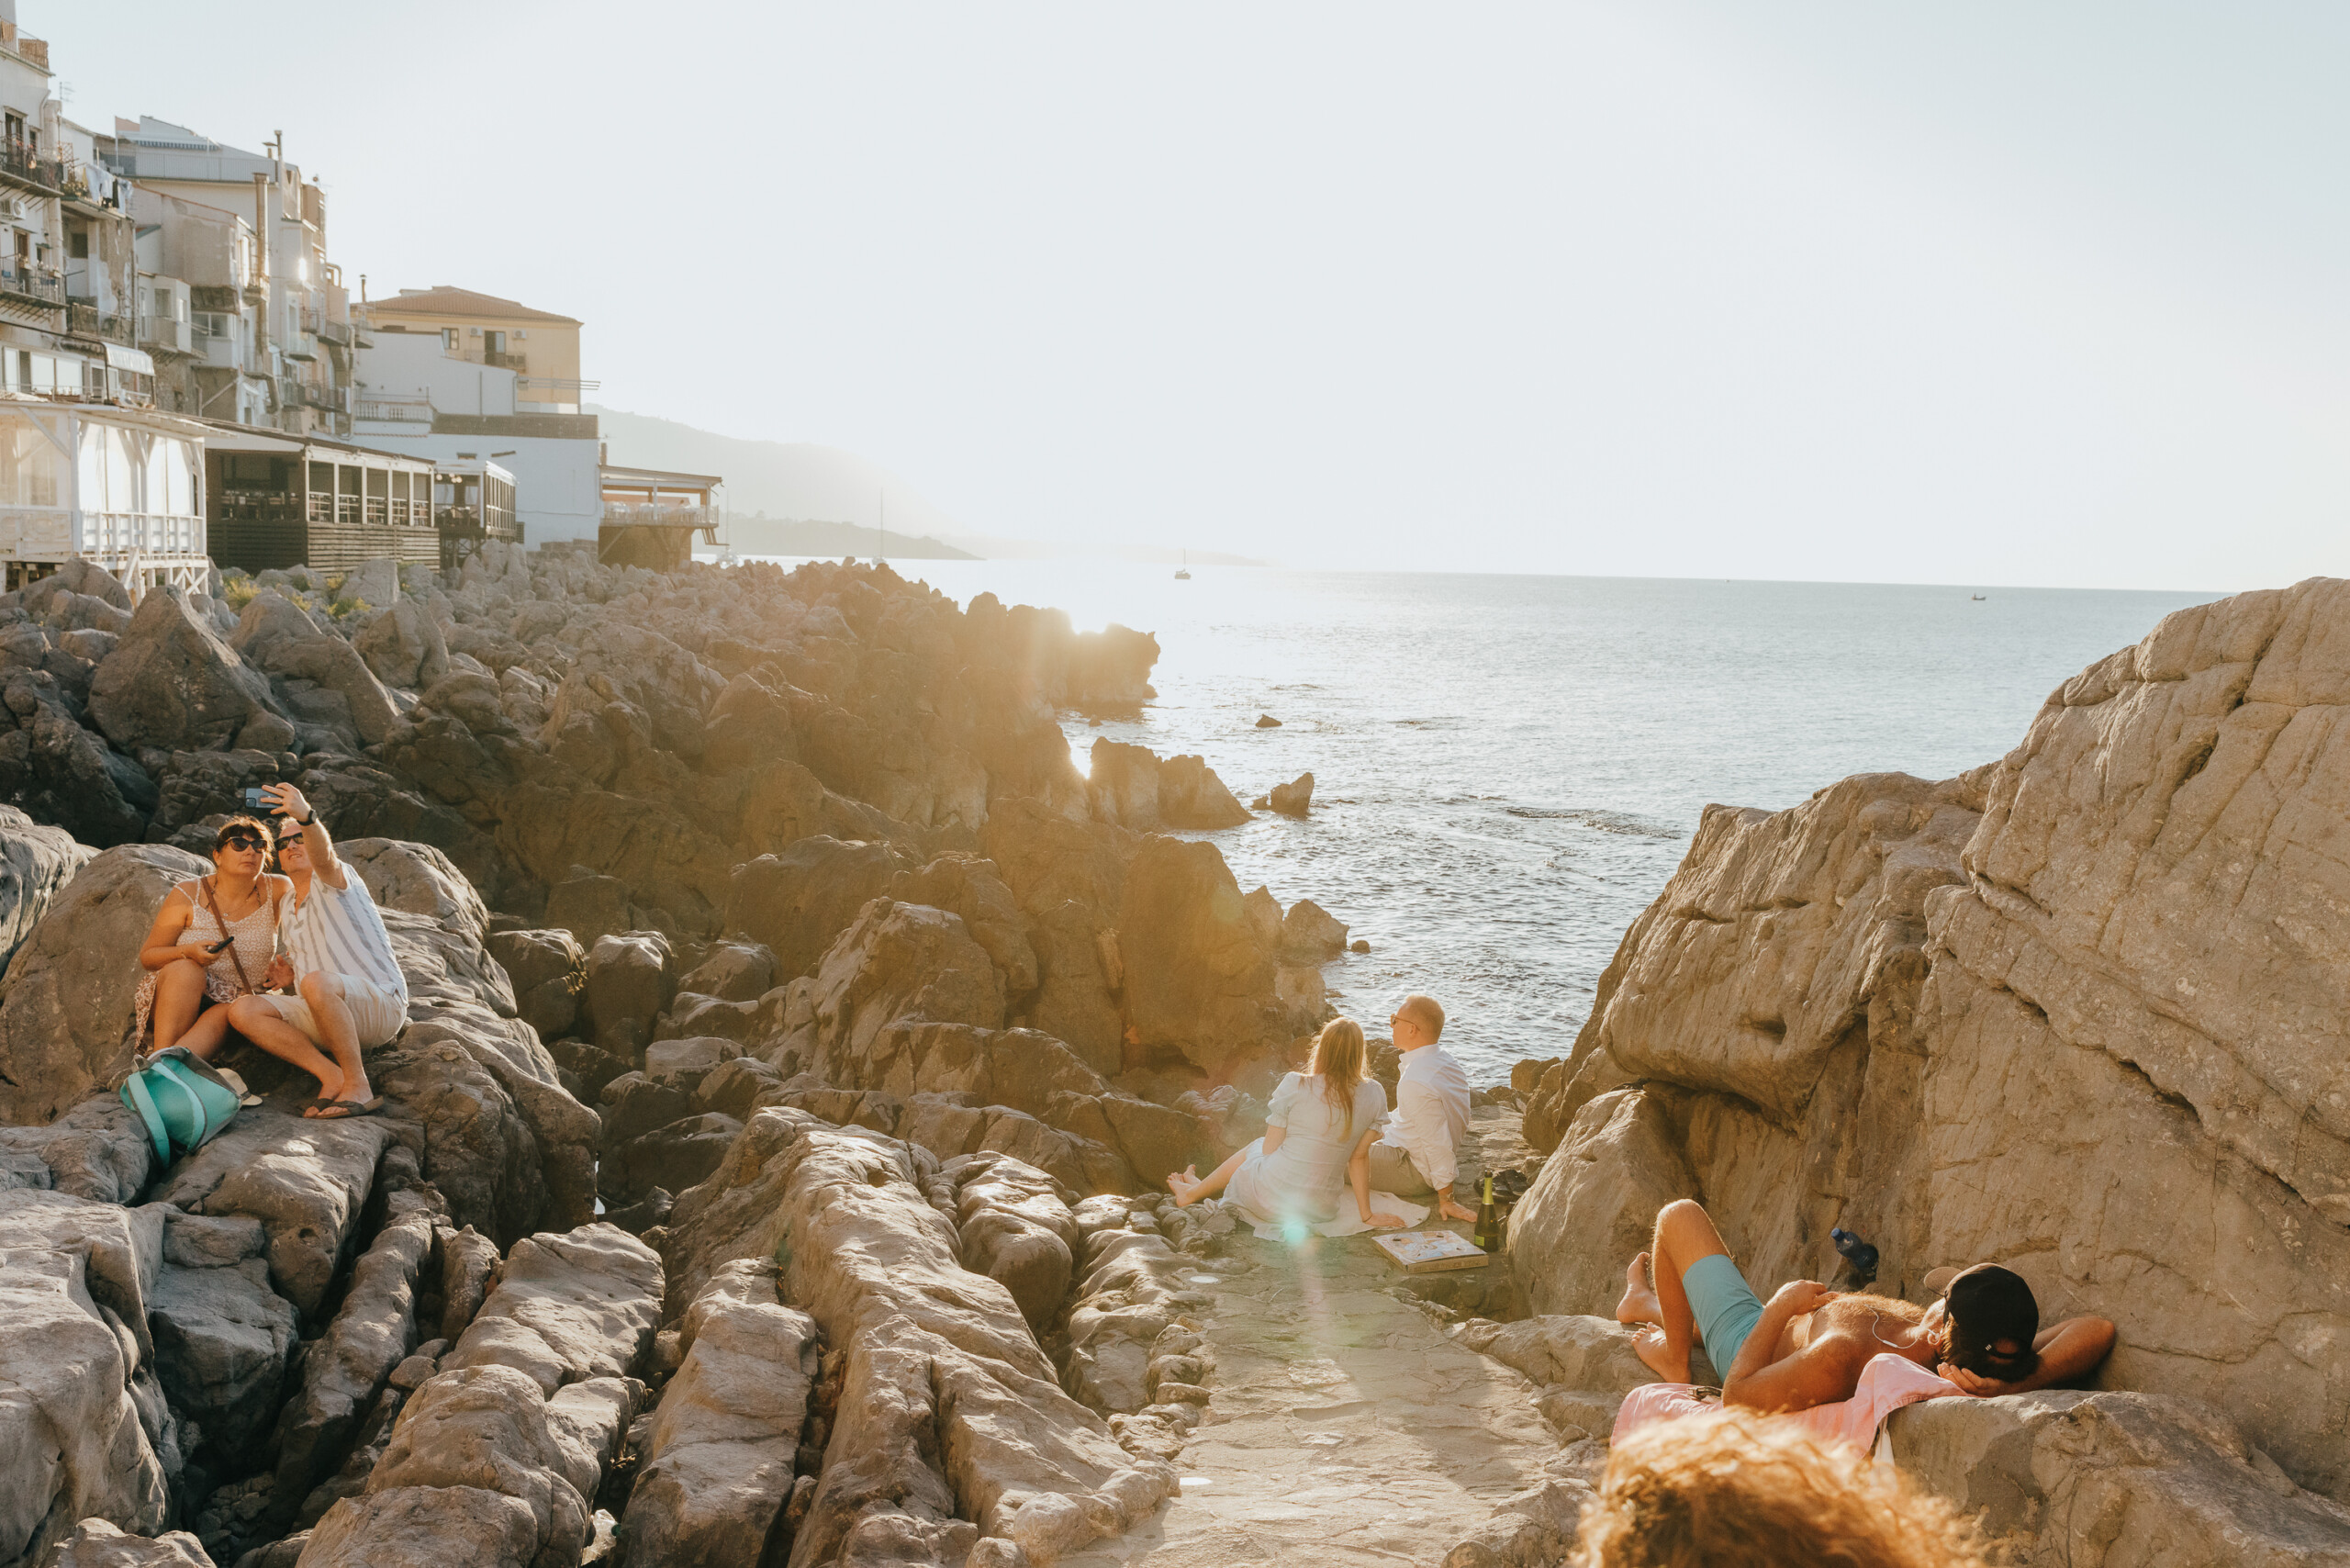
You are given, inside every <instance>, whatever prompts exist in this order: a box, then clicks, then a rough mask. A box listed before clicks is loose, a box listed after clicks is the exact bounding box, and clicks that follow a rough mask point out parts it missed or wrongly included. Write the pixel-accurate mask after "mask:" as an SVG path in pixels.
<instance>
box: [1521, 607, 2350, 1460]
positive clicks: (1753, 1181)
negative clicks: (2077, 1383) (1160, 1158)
mask: <svg viewBox="0 0 2350 1568" xmlns="http://www.w3.org/2000/svg"><path fill="white" fill-rule="evenodd" d="M2345 692H2350V583H2345V582H2340V581H2333V580H2325V579H2317V580H2312V581H2310V582H2306V583H2302V584H2300V585H2298V586H2296V587H2294V588H2289V589H2285V590H2282V591H2277V592H2266V593H2255V594H2245V595H2241V596H2239V597H2237V598H2234V599H2222V600H2219V601H2217V602H2214V603H2211V604H2206V605H2201V606H2198V607H2196V608H2193V609H2190V610H2180V611H2178V612H2177V613H2176V614H2173V615H2171V616H2169V617H2168V618H2166V619H2165V621H2164V622H2162V623H2161V624H2160V625H2159V626H2157V627H2156V628H2155V629H2154V632H2153V633H2151V634H2150V635H2149V636H2148V637H2147V638H2146V639H2145V640H2144V641H2143V642H2142V643H2140V644H2137V645H2136V646H2135V647H2132V648H2128V649H2124V650H2122V651H2121V653H2118V654H2116V655H2112V656H2110V657H2109V658H2106V659H2103V660H2100V661H2099V662H2098V663H2097V664H2095V665H2093V666H2090V667H2089V668H2087V670H2084V671H2083V672H2082V673H2081V674H2079V675H2078V676H2076V677H2075V678H2072V679H2071V680H2068V681H2067V682H2065V685H2064V686H2063V687H2061V688H2060V689H2058V690H2057V691H2056V692H2055V693H2053V695H2052V696H2051V697H2050V698H2049V700H2048V701H2047V702H2046V703H2045V704H2044V705H2043V706H2042V710H2041V711H2040V713H2039V715H2038V716H2037V717H2036V718H2035V719H2034V720H2033V722H2032V724H2031V730H2030V732H2029V733H2028V734H2026V736H2025V737H2024V739H2023V742H2022V744H2021V745H2019V746H2018V747H2017V748H2016V749H2015V750H2014V751H2012V752H2010V753H2009V755H2008V756H2006V757H2004V758H2002V759H2001V760H2000V761H1998V762H1997V763H1996V764H1994V765H1991V766H1990V767H1986V768H1984V769H1978V770H1977V771H1976V772H1975V773H1973V774H1969V775H1966V776H1964V777H1963V778H1957V779H1953V780H1950V781H1947V782H1944V783H1941V784H1930V783H1926V782H1924V781H1921V780H1918V779H1913V778H1903V777H1901V776H1898V775H1875V776H1863V777H1862V778H1853V779H1848V780H1846V781H1845V782H1843V783H1842V784H1839V785H1836V786H1833V787H1831V788H1830V789H1828V790H1823V791H1821V792H1820V793H1819V794H1818V795H1817V796H1815V797H1813V798H1812V799H1811V800H1809V801H1805V802H1804V803H1803V804H1801V805H1799V806H1796V807H1794V808H1791V809H1790V810H1788V811H1785V812H1775V813H1765V812H1736V811H1730V810H1728V809H1726V808H1714V809H1712V810H1709V811H1708V812H1707V814H1706V817H1705V820H1704V822H1703V823H1702V824H1701V825H1700V827H1699V830H1698V833H1697V834H1696V836H1695V839H1693V841H1692V843H1691V845H1690V848H1689V853H1688V856H1687V857H1686V859H1685V860H1684V864H1683V866H1682V868H1681V869H1680V870H1679V871H1678V872H1676V873H1675V874H1674V876H1673V879H1672V881H1671V882H1670V883H1668V884H1667V886H1666V888H1665V890H1664V892H1663V893H1662V895H1661V896H1660V897H1659V899H1658V900H1657V902H1655V903H1654V904H1653V905H1651V907H1650V909H1649V910H1648V911H1647V912H1645V913H1643V914H1642V915H1641V916H1640V917H1639V920H1638V921H1636V922H1635V923H1634V924H1633V926H1632V928H1631V930H1630V931H1629V932H1628V933H1627V935H1626V936H1625V940H1624V943H1623V946H1622V947H1621V948H1620V949H1619V950H1618V952H1617V957H1616V958H1615V960H1614V962H1612V963H1611V964H1610V965H1609V967H1608V969H1607V972H1606V975H1604V976H1603V977H1602V980H1601V982H1600V986H1599V991H1598V994H1597V996H1596V997H1595V1002H1594V1006H1593V1009H1592V1013H1591V1016H1590V1020H1589V1022H1588V1023H1587V1024H1586V1025H1584V1028H1583V1032H1582V1034H1581V1036H1579V1037H1578V1038H1577V1041H1576V1043H1575V1047H1574V1051H1573V1054H1572V1057H1571V1058H1569V1060H1568V1061H1566V1062H1564V1063H1561V1064H1560V1065H1559V1066H1557V1067H1553V1068H1550V1069H1549V1070H1546V1071H1545V1072H1544V1074H1543V1076H1542V1079H1541V1081H1540V1082H1539V1084H1538V1085H1537V1088H1536V1091H1535V1093H1534V1095H1533V1097H1532V1098H1533V1100H1534V1102H1535V1103H1534V1104H1533V1105H1532V1106H1530V1107H1529V1110H1528V1114H1527V1132H1528V1134H1529V1136H1530V1137H1538V1138H1541V1139H1549V1138H1555V1137H1561V1136H1562V1135H1564V1136H1568V1137H1581V1135H1580V1134H1579V1133H1576V1132H1574V1131H1572V1129H1575V1128H1578V1127H1580V1126H1582V1125H1583V1124H1582V1121H1581V1114H1582V1113H1583V1112H1584V1111H1586V1110H1587V1109H1590V1108H1591V1107H1593V1106H1595V1105H1596V1104H1597V1103H1598V1102H1599V1101H1600V1100H1601V1099H1602V1098H1603V1097H1605V1096H1606V1095H1607V1094H1608V1093H1609V1092H1611V1091H1614V1090H1617V1089H1619V1088H1623V1087H1625V1086H1627V1085H1631V1084H1635V1083H1638V1084H1643V1085H1645V1086H1646V1087H1645V1089H1644V1090H1642V1095H1643V1097H1644V1099H1645V1098H1646V1097H1649V1096H1653V1097H1654V1099H1655V1103H1656V1105H1657V1107H1658V1108H1659V1109H1660V1110H1661V1111H1662V1112H1663V1113H1664V1116H1663V1123H1664V1125H1663V1126H1657V1127H1655V1129H1654V1130H1655V1132H1656V1135H1657V1136H1656V1137H1653V1138H1651V1139H1647V1140H1646V1144H1647V1147H1648V1148H1651V1150H1653V1148H1654V1146H1655V1145H1656V1144H1658V1143H1670V1144H1671V1145H1672V1146H1673V1148H1674V1149H1675V1151H1676V1152H1677V1154H1678V1155H1679V1157H1680V1159H1681V1161H1682V1162H1683V1163H1684V1164H1685V1167H1686V1174H1687V1176H1688V1177H1690V1178H1694V1181H1695V1191H1699V1192H1702V1193H1704V1195H1705V1200H1706V1204H1707V1209H1708V1211H1709V1212H1710V1213H1711V1214H1712V1215H1714V1217H1715V1219H1716V1222H1717V1223H1718V1225H1719V1226H1721V1228H1722V1231H1723V1235H1724V1237H1725V1238H1726V1239H1727V1240H1728V1241H1729V1244H1730V1246H1731V1248H1732V1249H1733V1250H1734V1251H1735V1252H1736V1253H1737V1254H1738V1256H1739V1259H1740V1264H1741V1266H1742V1267H1743V1268H1744V1269H1745V1270H1746V1271H1747V1272H1748V1274H1749V1275H1750V1277H1751V1278H1753V1279H1755V1280H1756V1281H1757V1282H1770V1281H1775V1280H1778V1279H1783V1278H1787V1277H1791V1276H1795V1275H1799V1274H1809V1275H1814V1276H1817V1275H1818V1273H1819V1272H1820V1271H1823V1270H1825V1269H1827V1268H1828V1267H1830V1255H1829V1253H1828V1251H1827V1249H1826V1246H1825V1243H1824V1238H1825V1237H1826V1234H1827V1231H1828V1228H1829V1227H1830V1226H1833V1225H1839V1224H1841V1225H1842V1226H1846V1227H1848V1228H1851V1229H1853V1230H1856V1231H1859V1232H1860V1233H1861V1234H1863V1236H1865V1237H1867V1238H1869V1239H1870V1240H1871V1241H1873V1242H1874V1243H1875V1244H1876V1245H1877V1246H1878V1247H1879V1248H1880V1249H1881V1250H1882V1252H1883V1261H1882V1264H1881V1266H1880V1272H1879V1285H1880V1288H1889V1289H1893V1290H1896V1291H1898V1292H1900V1293H1902V1294H1913V1295H1914V1294H1919V1293H1920V1292H1921V1290H1922V1281H1923V1277H1924V1275H1925V1274H1926V1272H1927V1271H1930V1270H1931V1269H1933V1268H1935V1267H1938V1266H1941V1265H1944V1264H1964V1263H1969V1262H1973V1261H1976V1260H1986V1259H1987V1260H1996V1261H2000V1262H2004V1263H2007V1264H2008V1265H2009V1266H2010V1267H2012V1268H2015V1269H2016V1270H2018V1271H2020V1272H2021V1273H2022V1274H2023V1275H2024V1276H2025V1278H2026V1279H2028V1280H2029V1281H2031V1283H2032V1286H2033V1288H2034V1290H2035V1291H2036V1292H2037V1293H2038V1294H2039V1297H2040V1301H2041V1305H2042V1311H2043V1313H2045V1314H2047V1315H2050V1316H2055V1315H2059V1314H2065V1313H2074V1312H2093V1313H2098V1314H2100V1315H2103V1316H2109V1317H2111V1318H2112V1319H2114V1320H2115V1322H2116V1324H2117V1326H2118V1327H2119V1329H2120V1343H2119V1347H2118V1348H2117V1350H2115V1352H2114V1354H2113V1356H2112V1358H2111V1359H2110V1360H2109V1361H2108V1362H2107V1364H2106V1366H2105V1368H2104V1370H2103V1372H2101V1374H2100V1379H2101V1382H2102V1383H2104V1384H2105V1385H2106V1386H2107V1387H2109V1388H2111V1389H2115V1390H2143V1391H2148V1392H2159V1393H2164V1394H2178V1395H2184V1396H2188V1397H2192V1398H2196V1399H2199V1400H2201V1401H2203V1402H2205V1403H2207V1404H2210V1405H2212V1406H2217V1407H2219V1408H2221V1409H2223V1410H2225V1411H2227V1412H2228V1413H2229V1414H2230V1416H2232V1417H2233V1418H2234V1419H2235V1420H2236V1421H2237V1422H2238V1423H2240V1424H2241V1426H2242V1428H2243V1430H2244V1436H2245V1438H2246V1439H2248V1440H2249V1441H2250V1442H2252V1443H2253V1444H2255V1445H2256V1446H2257V1447H2258V1448H2259V1449H2260V1450H2263V1451H2265V1452H2266V1453H2268V1454H2269V1455H2271V1456H2272V1457H2273V1458H2274V1459H2275V1460H2276V1462H2277V1464H2278V1465H2280V1466H2281V1467H2282V1468H2283V1470H2284V1472H2285V1473H2287V1474H2288V1475H2289V1476H2290V1477H2292V1478H2293V1479H2294V1480H2295V1481H2297V1482H2299V1483H2300V1484H2304V1485H2307V1486H2310V1487H2312V1488H2314V1489H2316V1490H2319V1491H2322V1492H2324V1493H2326V1494H2328V1495H2333V1496H2334V1497H2337V1498H2350V1457H2346V1456H2350V1424H2345V1423H2350V1416H2345V1411H2350V1404H2345V1402H2344V1399H2343V1398H2342V1397H2341V1393H2340V1386H2339V1382H2338V1378H2337V1377H2336V1372H2335V1362H2336V1361H2338V1360H2339V1358H2338V1357H2336V1356H2333V1355H2332V1354H2331V1352H2330V1351H2329V1350H2327V1349H2326V1347H2330V1346H2332V1345H2333V1344H2335V1343H2336V1342H2337V1341H2342V1340H2344V1339H2350V1229H2345V1215H2350V1199H2345V1198H2344V1196H2343V1194H2344V1193H2350V1089H2346V1088H2345V1087H2344V1083H2345V1080H2344V1072H2345V1068H2344V1063H2345V1061H2350V1052H2345V1051H2344V1025H2343V1022H2342V1021H2343V1019H2344V1017H2350V949H2345V948H2344V946H2343V940H2342V937H2341V935H2340V927H2341V922H2340V921H2339V919H2338V918H2337V917H2336V915H2337V913H2338V911H2339V910H2341V909H2342V908H2344V907H2345V906H2350V871H2345V870H2344V866H2345V865H2350V855H2345V853H2344V834H2345V829H2344V823H2345V822H2350V725H2345V724H2344V722H2343V719H2342V714H2343V711H2344V706H2343V697H2344V693H2345ZM1538 1113H1539V1114H1538ZM1619 1148H1621V1150H1622V1154H1623V1157H1624V1158H1627V1159H1628V1158H1632V1157H1633V1155H1634V1150H1633V1146H1632V1144H1630V1143H1628V1142H1627V1143H1624V1144H1622V1145H1620V1146H1619ZM1595 1154H1597V1157H1598V1158H1597V1163H1606V1162H1607V1161H1609V1160H1611V1159H1617V1156H1616V1155H1613V1154H1608V1153H1606V1152H1604V1151H1598V1150H1595ZM1638 1158H1639V1159H1641V1160H1644V1161H1647V1162H1648V1163H1649V1164H1650V1166H1651V1170H1649V1172H1648V1173H1647V1174H1645V1175H1642V1176H1639V1177H1634V1178H1611V1179H1609V1181H1608V1182H1607V1184H1608V1185H1610V1186H1614V1187H1618V1188H1629V1189H1635V1190H1636V1189H1638V1188H1639V1186H1640V1185H1641V1184H1642V1183H1646V1184H1647V1185H1648V1186H1650V1187H1651V1188H1653V1189H1655V1190H1657V1191H1662V1190H1668V1189H1670V1188H1672V1187H1674V1186H1677V1185H1680V1183H1681V1174H1680V1173H1679V1172H1677V1171H1674V1170H1673V1169H1672V1167H1673V1162H1672V1161H1671V1160H1667V1159H1662V1156H1661V1155H1657V1154H1654V1153H1653V1152H1651V1153H1649V1154H1641V1155H1639V1156H1638ZM1660 1162H1661V1163H1660ZM1555 1164H1556V1159H1555V1158H1554V1160H1553V1165H1555ZM1659 1170H1662V1174H1659ZM1595 1179H1596V1178H1595V1177H1593V1176H1590V1175H1586V1176H1585V1177H1584V1178H1582V1180H1584V1181H1591V1180H1595ZM1556 1180H1557V1182H1560V1183H1566V1182H1570V1181H1573V1180H1576V1178H1574V1177H1573V1176H1572V1173H1562V1174H1561V1175H1560V1176H1559V1177H1558V1178H1557V1179H1556ZM1552 1182H1553V1177H1552V1175H1551V1170H1550V1168H1546V1170H1545V1171H1544V1174H1543V1177H1542V1179H1541V1181H1540V1182H1538V1184H1537V1189H1538V1190H1537V1194H1536V1196H1537V1197H1539V1196H1540V1189H1541V1188H1542V1187H1543V1186H1546V1185H1550V1184H1551V1183H1552ZM1651 1195H1652V1194H1651ZM1639 1201H1641V1202H1645V1201H1646V1198H1645V1197H1643V1198H1641V1199H1640V1200H1639ZM1571 1208H1572V1205H1553V1206H1552V1207H1551V1211H1550V1212H1551V1214H1552V1215H1553V1217H1554V1218H1555V1219H1556V1220H1557V1221H1558V1225H1557V1226H1556V1227H1554V1226H1553V1225H1552V1224H1551V1222H1550V1221H1548V1220H1544V1219H1543V1217H1542V1215H1541V1214H1540V1213H1539V1205H1538V1204H1536V1203H1535V1201H1534V1200H1533V1199H1531V1198H1530V1199H1529V1202H1528V1204H1527V1205H1525V1206H1523V1207H1521V1209H1520V1211H1519V1215H1518V1217H1517V1220H1516V1225H1515V1227H1514V1228H1515V1229H1516V1231H1517V1233H1518V1236H1517V1239H1516V1240H1514V1242H1513V1249H1514V1250H1521V1249H1522V1255H1523V1256H1527V1257H1531V1258H1540V1259H1548V1260H1550V1264H1549V1265H1548V1266H1549V1267H1553V1268H1556V1267H1563V1266H1564V1262H1565V1260H1567V1259H1569V1258H1570V1256H1571V1255H1572V1254H1573V1253H1574V1252H1575V1251H1576V1250H1577V1249H1580V1248H1588V1247H1597V1246H1602V1245H1606V1244H1608V1243H1607V1242H1606V1241H1604V1240H1603V1238H1600V1237H1598V1236H1597V1235H1595V1234H1594V1233H1593V1232H1592V1229H1591V1227H1590V1226H1586V1225H1584V1224H1583V1222H1582V1221H1581V1220H1579V1219H1576V1218H1574V1217H1572V1214H1571ZM1529 1210H1537V1211H1538V1212H1536V1213H1533V1214H1529V1212H1528V1211H1529ZM1537 1233H1539V1234H1537ZM1545 1236H1547V1237H1548V1239H1547V1240H1545V1239H1543V1238H1544V1237H1545ZM1613 1244H1615V1245H1617V1246H1619V1247H1620V1245H1621V1241H1620V1239H1618V1240H1617V1241H1616V1242H1615V1243H1613ZM1619 1266H1620V1262H1619ZM1541 1272H1542V1270H1540V1269H1538V1270H1537V1271H1536V1277H1538V1278H1539V1275H1540V1273H1541ZM1521 1277H1524V1275H1523V1273H1522V1276H1521ZM1568 1277H1569V1281H1570V1284H1571V1286H1572V1289H1571V1290H1570V1291H1567V1292H1562V1293H1561V1294H1576V1295H1579V1296H1580V1297H1581V1299H1580V1300H1579V1301H1576V1302H1573V1303H1572V1304H1570V1303H1564V1302H1562V1303H1561V1305H1571V1306H1572V1308H1573V1309H1579V1310H1586V1311H1589V1310H1605V1305H1604V1304H1603V1303H1601V1302H1599V1301H1598V1300H1596V1298H1595V1294H1594V1293H1595V1290H1596V1282H1595V1281H1583V1282H1580V1283H1577V1282H1575V1281H1577V1280H1580V1279H1581V1276H1580V1275H1579V1274H1574V1273H1572V1271H1571V1272H1570V1274H1569V1276H1568Z"/></svg>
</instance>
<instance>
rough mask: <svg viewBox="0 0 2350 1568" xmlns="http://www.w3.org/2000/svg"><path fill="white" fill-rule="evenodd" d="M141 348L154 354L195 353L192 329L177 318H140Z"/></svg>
mask: <svg viewBox="0 0 2350 1568" xmlns="http://www.w3.org/2000/svg"><path fill="white" fill-rule="evenodd" d="M139 346H140V348H142V349H146V350H147V351H149V352H150V353H195V352H196V349H195V345H194V338H193V332H192V329H191V328H190V326H189V324H188V323H187V322H185V321H183V320H181V319H179V318H177V317H176V316H141V317H140V318H139Z"/></svg>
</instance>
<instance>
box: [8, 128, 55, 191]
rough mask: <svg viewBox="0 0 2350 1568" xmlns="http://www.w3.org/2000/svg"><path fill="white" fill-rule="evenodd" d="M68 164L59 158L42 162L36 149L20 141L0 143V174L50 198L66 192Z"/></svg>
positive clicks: (41, 157) (42, 158)
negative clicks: (50, 195)
mask: <svg viewBox="0 0 2350 1568" xmlns="http://www.w3.org/2000/svg"><path fill="white" fill-rule="evenodd" d="M66 173H67V163H66V161H65V160H64V159H62V158H45V157H43V156H41V153H40V151H39V148H37V147H36V146H34V145H33V143H31V142H29V141H27V140H23V139H22V138H20V137H14V136H12V137H9V138H7V139H6V140H0V174H9V175H12V176H14V177H15V178H17V179H18V180H21V181H23V182H24V183H25V184H26V185H32V186H34V187H36V188H37V189H39V190H44V191H48V192H50V193H51V194H52V195H62V193H63V192H64V189H65V176H66Z"/></svg>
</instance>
